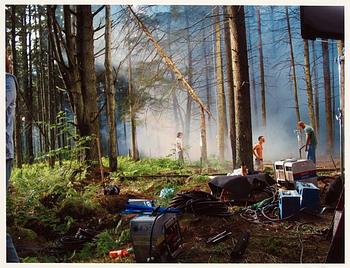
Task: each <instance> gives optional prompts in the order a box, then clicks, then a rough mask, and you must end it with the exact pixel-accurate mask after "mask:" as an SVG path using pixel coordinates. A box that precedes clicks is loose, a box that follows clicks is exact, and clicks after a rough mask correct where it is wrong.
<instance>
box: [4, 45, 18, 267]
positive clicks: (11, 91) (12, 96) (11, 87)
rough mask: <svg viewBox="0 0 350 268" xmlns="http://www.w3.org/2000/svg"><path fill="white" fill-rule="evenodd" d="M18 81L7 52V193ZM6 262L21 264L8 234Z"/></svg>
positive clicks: (11, 158)
mask: <svg viewBox="0 0 350 268" xmlns="http://www.w3.org/2000/svg"><path fill="white" fill-rule="evenodd" d="M16 88H17V79H16V77H15V76H14V75H12V74H10V61H9V58H8V54H7V51H6V191H7V188H8V184H9V180H10V177H11V170H12V162H13V157H14V146H13V122H14V116H15V106H16ZM6 261H7V262H19V258H18V255H17V252H16V249H15V247H14V245H13V242H12V238H11V236H10V235H9V234H8V233H6Z"/></svg>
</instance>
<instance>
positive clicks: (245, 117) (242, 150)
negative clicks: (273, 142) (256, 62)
mask: <svg viewBox="0 0 350 268" xmlns="http://www.w3.org/2000/svg"><path fill="white" fill-rule="evenodd" d="M228 13H229V23H230V30H231V46H232V62H233V70H234V73H233V78H234V84H235V87H236V91H235V115H236V157H237V163H238V164H241V163H243V162H244V163H245V164H246V166H247V168H248V169H250V170H253V157H252V124H251V109H250V90H249V70H248V57H247V41H246V29H245V18H244V6H231V7H230V8H229V9H228Z"/></svg>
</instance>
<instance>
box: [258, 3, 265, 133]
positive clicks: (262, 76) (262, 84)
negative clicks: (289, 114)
mask: <svg viewBox="0 0 350 268" xmlns="http://www.w3.org/2000/svg"><path fill="white" fill-rule="evenodd" d="M256 14H257V18H258V38H259V44H258V47H259V67H260V87H261V91H260V94H261V116H262V126H263V127H264V128H265V127H266V103H265V70H264V55H263V47H262V37H261V20H260V8H259V7H258V8H257V9H256Z"/></svg>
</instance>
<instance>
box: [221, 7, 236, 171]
mask: <svg viewBox="0 0 350 268" xmlns="http://www.w3.org/2000/svg"><path fill="white" fill-rule="evenodd" d="M227 8H228V7H227V6H225V7H224V14H225V25H224V29H225V48H226V65H227V67H226V76H227V83H228V111H229V124H230V127H229V129H230V131H229V133H230V143H231V153H232V165H233V168H234V167H235V166H236V122H235V101H234V98H235V95H234V84H233V70H232V53H231V37H230V25H229V20H228V16H227V13H228V12H227Z"/></svg>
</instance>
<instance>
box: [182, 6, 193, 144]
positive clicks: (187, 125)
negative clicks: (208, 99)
mask: <svg viewBox="0 0 350 268" xmlns="http://www.w3.org/2000/svg"><path fill="white" fill-rule="evenodd" d="M188 8H189V7H185V20H186V35H187V37H186V42H187V54H188V70H187V73H188V75H187V81H188V83H189V84H190V85H191V86H192V82H193V81H192V80H193V77H192V74H193V70H192V68H193V67H192V65H193V59H192V46H191V36H190V23H189V14H188V12H189V11H188V10H187V9H188ZM191 117H192V98H191V96H190V94H189V93H187V102H186V115H185V134H184V143H185V146H188V145H189V140H190V133H191V132H190V130H191Z"/></svg>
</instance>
